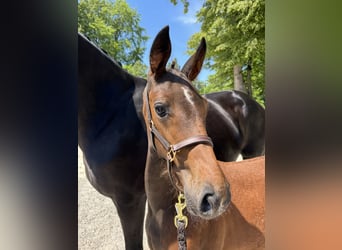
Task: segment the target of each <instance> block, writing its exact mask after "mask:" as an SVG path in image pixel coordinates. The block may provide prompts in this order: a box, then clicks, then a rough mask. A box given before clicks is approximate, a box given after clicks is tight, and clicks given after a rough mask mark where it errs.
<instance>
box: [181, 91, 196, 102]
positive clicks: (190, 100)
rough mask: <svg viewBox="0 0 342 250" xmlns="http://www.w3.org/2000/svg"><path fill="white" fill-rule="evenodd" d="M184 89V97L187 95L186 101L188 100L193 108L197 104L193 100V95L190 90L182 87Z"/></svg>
mask: <svg viewBox="0 0 342 250" xmlns="http://www.w3.org/2000/svg"><path fill="white" fill-rule="evenodd" d="M182 89H183V92H184V95H185V97H186V99H187V100H188V102H189V103H190V104H191V105H192V106H194V105H195V104H194V101H193V100H192V94H191V92H190V90H189V89H187V88H185V87H182Z"/></svg>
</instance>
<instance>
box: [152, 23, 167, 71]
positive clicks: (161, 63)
mask: <svg viewBox="0 0 342 250" xmlns="http://www.w3.org/2000/svg"><path fill="white" fill-rule="evenodd" d="M170 55H171V41H170V36H169V26H166V27H164V28H163V29H162V30H161V31H159V33H158V35H157V36H156V38H155V39H154V41H153V44H152V47H151V51H150V68H151V71H152V73H153V74H155V76H156V77H158V76H160V75H161V74H162V73H164V72H165V71H166V63H167V61H168V60H169V58H170Z"/></svg>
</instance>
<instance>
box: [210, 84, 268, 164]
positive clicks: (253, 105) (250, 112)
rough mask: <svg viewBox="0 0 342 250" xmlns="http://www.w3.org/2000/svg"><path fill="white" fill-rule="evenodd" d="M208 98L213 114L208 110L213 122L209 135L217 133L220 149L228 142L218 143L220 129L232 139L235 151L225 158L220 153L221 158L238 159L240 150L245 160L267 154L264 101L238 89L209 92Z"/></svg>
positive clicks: (225, 159) (231, 145)
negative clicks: (265, 151)
mask: <svg viewBox="0 0 342 250" xmlns="http://www.w3.org/2000/svg"><path fill="white" fill-rule="evenodd" d="M205 97H206V98H207V99H208V102H209V111H210V112H211V113H212V114H211V113H210V112H209V113H208V119H207V120H208V121H207V122H208V123H209V124H210V125H209V126H207V127H208V134H209V136H211V137H212V135H213V137H214V138H213V140H214V144H215V145H218V146H219V148H222V147H223V145H224V142H220V141H219V139H218V143H215V140H216V139H215V137H216V136H215V134H216V133H217V132H216V131H220V133H224V136H225V137H224V138H230V140H229V141H230V145H229V150H230V151H231V153H230V154H229V155H226V157H221V156H220V155H222V154H221V153H219V156H218V157H217V158H218V159H219V160H224V161H231V160H235V158H236V153H237V154H238V153H240V152H241V154H242V155H243V157H244V159H247V158H253V157H256V156H259V155H263V154H264V148H265V143H264V140H265V110H264V108H263V107H262V106H261V105H260V104H258V103H257V102H256V101H255V100H254V99H253V98H251V97H250V96H248V95H247V94H245V93H243V92H240V91H235V90H232V91H220V92H214V93H209V94H206V95H205ZM210 120H215V121H213V122H211V121H210ZM211 123H213V124H211ZM218 138H221V137H220V136H219V137H218ZM215 153H216V152H215ZM225 154H227V153H225ZM234 157H235V158H234ZM232 158H233V159H232Z"/></svg>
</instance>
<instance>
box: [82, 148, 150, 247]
mask: <svg viewBox="0 0 342 250" xmlns="http://www.w3.org/2000/svg"><path fill="white" fill-rule="evenodd" d="M78 249H81V250H93V249H94V250H95V249H96V250H109V249H115V250H122V249H125V242H124V237H123V232H122V229H121V224H120V220H119V216H118V215H117V212H116V208H115V206H114V204H113V202H112V200H111V199H109V198H107V197H106V196H103V195H101V194H100V193H98V192H97V191H96V190H95V189H94V188H93V187H92V186H91V184H90V183H89V181H88V180H87V177H86V176H85V171H84V165H83V156H82V151H81V150H80V148H78ZM144 249H149V248H148V245H147V242H146V237H145V233H144Z"/></svg>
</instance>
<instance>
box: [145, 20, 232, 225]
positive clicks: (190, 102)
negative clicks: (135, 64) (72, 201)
mask: <svg viewBox="0 0 342 250" xmlns="http://www.w3.org/2000/svg"><path fill="white" fill-rule="evenodd" d="M205 51H206V43H205V40H204V38H202V40H201V44H200V45H199V47H198V49H197V51H196V53H195V54H194V55H193V56H191V57H190V59H189V60H188V61H187V62H186V64H185V66H184V67H183V68H182V70H181V71H179V70H176V69H172V68H171V69H166V63H167V61H168V59H169V57H170V54H171V42H170V38H169V27H168V26H167V27H165V28H164V29H163V30H161V31H160V32H159V34H158V35H157V37H156V38H155V40H154V42H153V45H152V48H151V52H150V72H149V74H148V77H147V86H146V89H145V95H144V118H145V122H146V125H147V128H149V129H147V132H148V133H150V136H149V145H150V147H153V148H154V152H155V153H156V154H157V155H158V156H159V157H160V158H164V159H166V160H167V161H171V162H172V163H171V164H172V165H171V167H170V171H169V174H170V175H171V176H173V178H171V179H174V182H175V185H176V187H178V189H181V190H182V191H183V192H184V194H185V199H186V203H187V209H188V211H189V212H191V213H192V214H193V215H196V216H200V217H202V218H204V219H212V218H215V217H217V216H219V215H220V214H222V212H224V211H225V210H226V208H227V207H228V205H229V203H230V190H229V184H228V183H227V181H226V179H225V177H224V175H223V173H222V171H221V169H220V168H219V166H218V163H217V160H216V157H215V154H214V151H213V146H212V142H211V140H210V138H209V137H208V136H207V131H206V115H207V101H206V99H204V98H203V97H202V96H201V95H200V94H199V93H198V92H197V91H196V89H195V88H194V87H193V85H192V84H191V81H192V80H194V79H195V78H196V77H197V75H198V74H199V72H200V70H201V67H202V64H203V60H204V56H205ZM168 157H169V158H168Z"/></svg>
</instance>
